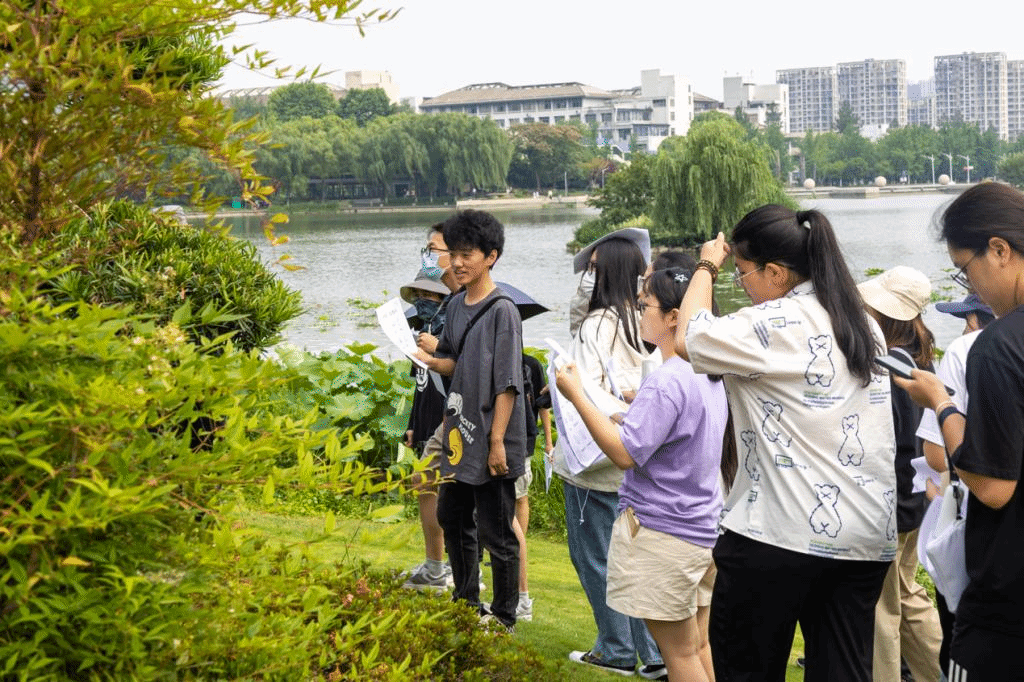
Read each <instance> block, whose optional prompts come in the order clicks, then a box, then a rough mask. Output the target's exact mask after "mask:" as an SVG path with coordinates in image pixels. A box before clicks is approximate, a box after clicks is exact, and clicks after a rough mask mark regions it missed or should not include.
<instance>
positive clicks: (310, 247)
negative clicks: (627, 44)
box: [232, 194, 965, 358]
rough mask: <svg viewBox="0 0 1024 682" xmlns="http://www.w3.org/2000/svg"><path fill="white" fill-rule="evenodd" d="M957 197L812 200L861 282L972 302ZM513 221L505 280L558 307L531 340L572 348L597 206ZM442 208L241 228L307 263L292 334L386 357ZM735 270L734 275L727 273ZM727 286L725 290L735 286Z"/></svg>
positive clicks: (270, 256)
mask: <svg viewBox="0 0 1024 682" xmlns="http://www.w3.org/2000/svg"><path fill="white" fill-rule="evenodd" d="M950 200H951V197H950V196H949V195H944V194H923V195H913V196H891V197H882V198H877V199H818V200H813V201H811V200H808V201H804V202H803V205H804V206H805V207H807V208H812V207H813V208H818V209H820V210H821V211H823V212H824V213H825V214H826V215H827V216H828V217H829V219H830V220H831V221H832V224H833V226H834V227H835V229H836V233H837V235H838V237H839V241H840V243H841V245H842V247H843V250H844V252H845V254H846V257H847V261H848V262H849V264H850V269H851V271H852V272H853V275H854V278H855V279H856V280H857V281H861V280H863V279H866V275H865V271H866V270H867V269H868V268H882V269H885V268H889V267H892V266H895V265H910V266H913V267H915V268H917V269H919V270H921V271H922V272H924V273H925V274H927V275H928V276H929V277H930V278H931V280H932V282H933V285H934V287H935V291H936V293H937V294H938V295H940V296H943V297H945V298H960V297H962V296H963V295H964V293H965V292H964V291H963V290H962V289H961V288H960V287H958V286H956V285H955V284H954V283H953V282H952V280H950V278H949V274H950V272H951V266H950V263H949V256H948V255H947V253H946V249H945V246H944V245H943V244H942V243H940V242H938V241H936V239H935V237H934V230H933V228H932V220H933V216H934V215H935V213H936V211H937V210H939V209H941V207H942V206H944V205H945V204H946V203H948V202H949V201H950ZM495 214H496V215H497V216H498V218H499V219H500V220H501V221H502V223H503V224H504V225H505V228H506V230H505V252H504V253H503V254H502V256H501V258H500V259H499V260H498V263H497V264H496V265H495V267H494V271H493V272H494V278H495V280H497V281H500V282H507V283H509V284H511V285H513V286H515V287H518V288H519V289H522V290H523V291H525V292H527V293H528V294H530V295H531V296H533V297H534V298H535V299H536V300H537V301H538V302H540V303H542V304H543V305H545V306H547V307H548V308H550V311H549V312H547V313H544V314H542V315H538V316H536V317H533V318H531V319H529V320H526V321H525V322H524V323H523V335H524V341H525V343H526V345H528V346H538V347H543V346H544V343H543V339H544V337H547V336H551V337H554V338H556V339H558V340H559V341H561V342H563V345H567V344H568V337H569V332H568V325H569V322H568V311H567V309H568V301H569V299H570V297H571V296H572V295H573V293H574V292H575V290H576V287H577V285H578V282H579V278H578V276H575V275H573V272H572V255H571V254H569V253H568V252H566V249H565V244H566V243H567V242H568V241H569V240H570V239H572V234H573V231H574V230H575V229H576V227H577V226H578V225H579V224H580V222H582V221H583V220H585V219H586V218H588V217H590V216H593V215H596V212H594V211H590V210H572V209H562V210H557V209H552V210H543V211H539V210H531V211H528V212H516V211H511V212H509V211H495ZM445 216H446V214H445V213H437V214H420V213H417V214H376V213H375V214H371V213H359V214H338V215H334V214H331V215H303V216H296V217H295V218H293V219H292V222H291V223H289V224H287V225H284V226H281V228H280V229H279V232H280V233H282V234H287V235H288V236H289V237H290V241H289V243H287V244H285V245H282V246H277V247H271V246H269V245H268V244H267V241H266V238H265V237H264V236H263V231H262V228H261V227H260V225H259V221H258V220H256V219H252V218H246V219H235V220H234V221H232V222H233V225H234V231H233V233H234V234H235V235H236V236H238V237H240V238H244V239H248V240H251V241H252V242H253V243H254V244H256V245H257V248H258V249H259V251H260V253H261V255H262V256H263V257H264V258H265V259H266V260H267V261H268V262H273V261H276V260H277V259H278V258H279V257H280V256H281V255H284V254H288V255H290V256H291V260H290V261H289V262H290V263H294V264H297V265H302V266H304V268H305V269H304V270H300V271H295V272H289V271H286V270H284V269H283V268H281V267H279V266H274V267H275V270H276V271H277V272H278V273H279V275H280V277H281V279H282V280H283V281H284V282H285V283H286V284H288V285H289V286H291V287H293V288H295V289H298V290H299V291H301V292H302V294H303V297H304V301H305V303H306V306H307V311H306V312H305V313H304V314H303V315H302V316H301V317H299V318H297V319H296V320H293V321H292V322H291V323H290V324H289V326H288V328H287V329H286V331H285V334H284V336H285V341H287V342H289V343H292V344H295V345H297V346H299V347H304V348H307V349H308V350H310V351H314V352H319V351H323V350H331V351H333V350H336V349H338V348H340V347H342V346H344V345H347V344H348V343H351V342H353V341H363V342H370V343H373V344H376V345H378V346H381V351H382V354H383V355H385V356H386V357H391V358H394V357H397V356H398V355H399V354H398V351H397V350H396V349H394V348H393V347H389V345H388V341H387V339H386V338H385V337H384V335H383V333H382V332H380V331H379V329H378V328H377V326H376V322H375V317H374V315H373V311H372V307H373V306H374V305H378V304H380V303H383V302H384V301H386V300H387V299H389V298H392V297H395V296H397V295H398V289H399V287H400V286H401V285H403V284H405V283H407V282H409V281H410V280H412V278H413V277H414V275H415V274H416V271H417V270H418V268H419V251H420V248H421V247H422V246H423V245H424V244H425V243H426V237H427V230H428V228H429V226H430V225H431V224H433V223H434V222H437V221H439V220H443V219H444V217H445ZM724 279H725V278H723V280H724ZM723 284H724V286H723ZM718 296H719V303H720V304H721V305H723V307H724V308H725V309H731V308H733V307H735V306H737V305H740V304H743V303H745V302H746V300H745V296H744V295H743V294H742V293H740V294H739V297H737V296H736V295H735V293H734V292H733V291H732V285H731V284H730V283H729V282H722V283H720V284H719V287H718ZM925 322H926V323H927V324H928V326H929V327H930V328H931V330H932V332H933V333H934V334H935V336H936V340H937V342H938V345H939V347H940V348H941V347H945V346H946V345H948V343H949V342H950V341H951V340H952V339H953V338H955V337H956V336H958V335H959V334H960V332H961V330H962V328H963V323H962V322H961V321H960V320H958V319H957V318H954V317H952V316H950V315H944V314H942V313H939V312H937V311H935V310H934V309H933V308H932V306H929V307H928V311H927V312H926V314H925Z"/></svg>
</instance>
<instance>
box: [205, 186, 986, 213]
mask: <svg viewBox="0 0 1024 682" xmlns="http://www.w3.org/2000/svg"><path fill="white" fill-rule="evenodd" d="M972 184H973V183H972ZM970 186H971V185H968V184H962V183H961V184H956V185H940V184H934V185H932V184H925V185H887V186H885V187H877V186H875V185H861V186H855V187H833V186H823V187H815V188H814V189H805V188H803V187H786V188H784V190H785V192H786V194H788V195H789V196H791V197H793V198H794V199H878V198H881V197H883V196H892V195H904V194H912V195H919V194H959V193H961V192H963V191H964V190H966V189H967V188H968V187H970ZM589 200H590V196H589V195H586V194H580V195H570V196H552V197H550V198H548V197H546V196H541V197H522V198H514V197H497V198H487V199H462V200H459V201H456V202H455V203H454V204H434V205H430V204H427V205H403V206H386V205H380V206H340V205H335V206H334V208H333V209H332V208H329V207H330V206H331V204H340V202H325V203H323V204H306V205H303V206H302V207H301V208H299V209H297V210H296V211H295V214H297V215H298V214H302V215H309V214H316V213H323V214H324V215H338V214H343V215H358V214H360V213H363V214H367V213H368V214H389V213H451V212H452V211H458V210H463V209H467V208H477V209H485V210H583V209H589V208H591V207H590V206H589V205H588V204H587V202H588V201H589ZM312 206H316V208H315V209H312V208H311V207H312ZM288 209H289V207H288V206H282V207H275V206H270V207H268V208H260V209H224V210H220V211H217V212H216V214H215V216H216V217H217V218H247V217H250V216H261V217H262V216H267V215H270V214H271V213H272V212H276V213H288V212H289V211H288ZM185 217H186V218H187V219H188V220H198V219H202V218H204V217H206V214H205V213H197V212H191V211H189V212H186V213H185Z"/></svg>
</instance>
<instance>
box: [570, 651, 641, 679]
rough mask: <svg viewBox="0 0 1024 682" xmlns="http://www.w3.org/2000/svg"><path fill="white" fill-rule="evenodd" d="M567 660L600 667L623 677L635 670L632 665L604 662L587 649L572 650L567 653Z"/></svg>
mask: <svg viewBox="0 0 1024 682" xmlns="http://www.w3.org/2000/svg"><path fill="white" fill-rule="evenodd" d="M569 660H570V661H572V662H573V663H582V664H584V665H592V666H594V667H595V668H600V669H601V670H605V671H607V672H610V673H615V674H616V675H622V676H623V677H632V676H633V673H634V672H635V668H634V666H631V665H629V666H618V665H612V664H610V663H605V662H604V661H602V660H601V659H600V658H598V657H597V656H595V655H594V654H592V653H590V652H589V651H573V652H571V653H570V654H569Z"/></svg>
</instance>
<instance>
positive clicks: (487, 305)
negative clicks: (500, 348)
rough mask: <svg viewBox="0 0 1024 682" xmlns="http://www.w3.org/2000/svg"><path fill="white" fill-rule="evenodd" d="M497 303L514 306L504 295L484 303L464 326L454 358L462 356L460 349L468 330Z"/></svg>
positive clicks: (464, 342)
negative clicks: (502, 302)
mask: <svg viewBox="0 0 1024 682" xmlns="http://www.w3.org/2000/svg"><path fill="white" fill-rule="evenodd" d="M498 301H508V302H509V303H512V304H513V305H515V303H514V302H513V301H512V299H511V298H509V297H508V296H506V295H505V294H498V295H497V296H495V297H494V298H492V299H491V300H489V301H487V303H484V305H483V307H482V308H480V310H478V311H476V315H474V316H473V317H472V318H471V319H470V320H469V324H467V325H466V329H465V330H464V331H463V332H462V338H460V339H459V343H458V345H457V346H456V347H455V357H456V358H458V357H461V356H462V347H463V346H464V345H465V344H466V337H467V336H469V330H470V329H472V328H473V325H474V324H476V322H477V320H479V319H480V318H481V317H483V315H484V313H486V312H487V311H488V310H490V309H491V306H493V305H494V304H495V303H497V302H498Z"/></svg>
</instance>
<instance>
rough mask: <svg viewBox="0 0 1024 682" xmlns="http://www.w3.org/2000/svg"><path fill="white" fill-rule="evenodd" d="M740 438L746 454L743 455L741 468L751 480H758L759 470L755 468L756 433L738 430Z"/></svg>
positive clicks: (759, 476)
mask: <svg viewBox="0 0 1024 682" xmlns="http://www.w3.org/2000/svg"><path fill="white" fill-rule="evenodd" d="M740 440H742V441H743V445H745V446H746V448H747V450H746V453H747V454H746V455H744V456H743V468H744V469H745V470H746V472H747V476H750V480H751V481H760V480H761V472H760V471H758V469H757V434H755V433H754V432H753V431H742V432H740Z"/></svg>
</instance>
